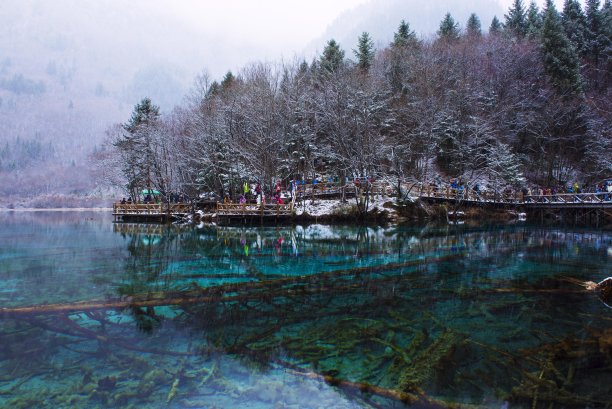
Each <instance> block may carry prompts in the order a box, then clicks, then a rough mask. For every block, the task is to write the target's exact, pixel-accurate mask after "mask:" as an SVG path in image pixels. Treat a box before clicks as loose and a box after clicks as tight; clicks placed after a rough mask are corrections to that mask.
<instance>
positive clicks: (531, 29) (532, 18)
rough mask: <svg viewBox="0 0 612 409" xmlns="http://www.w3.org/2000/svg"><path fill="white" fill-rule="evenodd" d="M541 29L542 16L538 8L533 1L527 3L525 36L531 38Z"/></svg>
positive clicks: (537, 34)
mask: <svg viewBox="0 0 612 409" xmlns="http://www.w3.org/2000/svg"><path fill="white" fill-rule="evenodd" d="M541 31H542V16H541V15H540V10H538V6H537V5H536V4H535V1H532V2H531V3H529V8H528V9H527V33H526V34H527V37H529V38H531V39H533V38H536V37H537V36H539V35H540V32H541Z"/></svg>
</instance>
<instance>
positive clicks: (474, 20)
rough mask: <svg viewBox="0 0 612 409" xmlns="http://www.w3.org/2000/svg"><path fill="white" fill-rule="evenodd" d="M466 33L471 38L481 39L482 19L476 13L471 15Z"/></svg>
mask: <svg viewBox="0 0 612 409" xmlns="http://www.w3.org/2000/svg"><path fill="white" fill-rule="evenodd" d="M465 32H466V34H467V35H468V36H469V37H480V36H481V35H482V28H481V24H480V19H479V18H478V16H477V15H476V13H472V14H470V17H469V18H468V21H467V24H466V26H465Z"/></svg>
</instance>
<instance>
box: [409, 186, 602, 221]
mask: <svg viewBox="0 0 612 409" xmlns="http://www.w3.org/2000/svg"><path fill="white" fill-rule="evenodd" d="M418 199H419V200H423V201H426V202H430V203H436V202H437V203H444V202H447V203H452V204H454V205H456V206H466V207H469V206H479V207H497V208H500V207H501V208H510V209H515V210H517V211H521V212H526V213H527V214H528V216H529V217H530V218H531V219H535V220H544V219H550V218H552V219H560V220H563V221H570V222H580V221H586V222H588V223H590V224H595V225H599V224H610V223H612V194H610V193H606V192H602V193H557V194H549V195H524V194H523V193H521V192H519V193H499V192H480V193H479V192H475V191H470V190H465V191H458V190H456V189H450V188H449V189H444V190H436V189H431V188H430V189H422V190H421V191H420V192H419V195H418Z"/></svg>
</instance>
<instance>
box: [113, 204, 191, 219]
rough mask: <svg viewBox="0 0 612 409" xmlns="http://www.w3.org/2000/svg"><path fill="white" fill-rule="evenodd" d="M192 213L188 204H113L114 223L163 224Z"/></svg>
mask: <svg viewBox="0 0 612 409" xmlns="http://www.w3.org/2000/svg"><path fill="white" fill-rule="evenodd" d="M192 212H193V209H192V206H191V204H189V203H113V217H114V218H115V221H144V222H147V221H150V222H164V221H169V220H171V219H173V218H180V217H184V216H186V215H188V214H191V213H192Z"/></svg>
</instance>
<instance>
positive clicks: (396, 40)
mask: <svg viewBox="0 0 612 409" xmlns="http://www.w3.org/2000/svg"><path fill="white" fill-rule="evenodd" d="M417 42H418V40H417V38H416V34H415V32H414V31H413V30H411V29H410V24H408V23H407V22H406V21H404V20H402V22H401V23H400V25H399V27H398V28H397V33H395V34H394V35H393V43H391V45H392V46H394V47H404V46H408V45H416V44H417Z"/></svg>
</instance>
